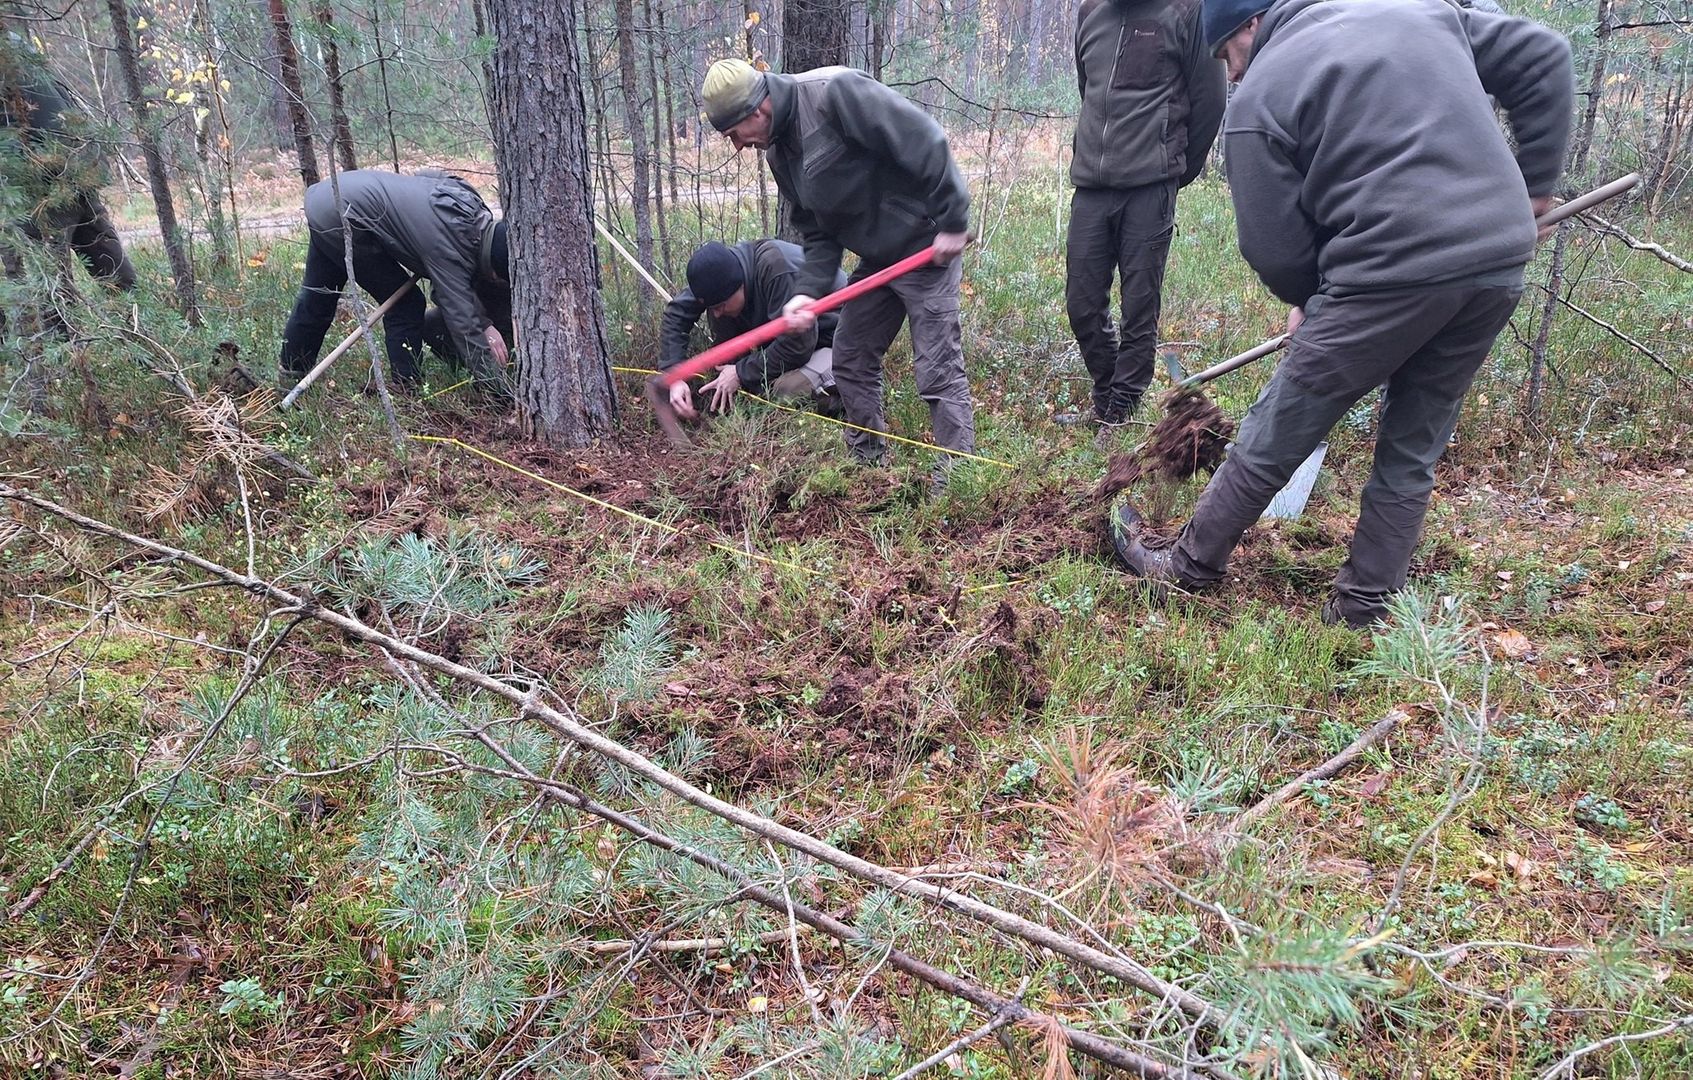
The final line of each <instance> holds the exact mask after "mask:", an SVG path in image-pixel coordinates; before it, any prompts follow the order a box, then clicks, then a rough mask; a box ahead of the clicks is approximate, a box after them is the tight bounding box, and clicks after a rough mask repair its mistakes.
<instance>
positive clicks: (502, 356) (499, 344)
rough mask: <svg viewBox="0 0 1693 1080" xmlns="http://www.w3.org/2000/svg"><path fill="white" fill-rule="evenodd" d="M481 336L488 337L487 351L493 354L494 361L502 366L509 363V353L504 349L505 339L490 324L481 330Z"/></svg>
mask: <svg viewBox="0 0 1693 1080" xmlns="http://www.w3.org/2000/svg"><path fill="white" fill-rule="evenodd" d="M482 336H483V337H485V338H487V339H488V351H489V352H491V353H493V354H494V363H496V364H498V365H500V367H502V368H503V367H505V366H506V365H508V364H510V363H511V354H510V353H508V352H507V351H506V339H505V338H503V337H501V336H500V332H499V331H498V330H497V329H495V328H494V327H493V326H490V327H488V329H487V330H485V331H483V332H482Z"/></svg>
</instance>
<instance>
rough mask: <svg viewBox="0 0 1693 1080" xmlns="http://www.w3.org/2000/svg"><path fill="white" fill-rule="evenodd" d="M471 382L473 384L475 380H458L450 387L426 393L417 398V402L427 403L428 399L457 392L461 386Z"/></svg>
mask: <svg viewBox="0 0 1693 1080" xmlns="http://www.w3.org/2000/svg"><path fill="white" fill-rule="evenodd" d="M472 382H475V380H474V379H460V380H459V381H458V382H456V383H454V384H453V385H451V386H445V387H442V388H441V389H439V390H432V391H430V392H429V393H427V394H425V395H423V396H422V397H420V398H418V400H419V401H428V400H429V399H430V398H438V397H440V396H441V395H442V394H450V393H452V392H453V391H454V390H457V389H458V388H459V387H461V386H469V385H470V384H471V383H472Z"/></svg>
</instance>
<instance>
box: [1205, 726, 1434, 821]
mask: <svg viewBox="0 0 1693 1080" xmlns="http://www.w3.org/2000/svg"><path fill="white" fill-rule="evenodd" d="M1404 719H1405V714H1404V713H1403V712H1401V711H1400V710H1398V709H1394V710H1393V711H1392V712H1390V713H1388V714H1387V715H1386V716H1384V717H1382V718H1381V719H1380V720H1377V721H1376V722H1375V723H1374V724H1373V725H1372V726H1371V727H1370V729H1369V730H1368V731H1366V732H1364V733H1363V734H1362V735H1360V736H1358V737H1357V738H1356V739H1353V740H1352V745H1350V746H1348V747H1347V748H1346V749H1344V750H1342V751H1341V752H1340V753H1338V754H1336V755H1335V756H1334V757H1331V758H1329V759H1328V760H1327V761H1325V762H1323V763H1322V764H1321V765H1318V766H1317V767H1315V768H1313V769H1307V770H1306V771H1304V772H1302V773H1300V774H1299V775H1298V776H1296V777H1294V778H1293V779H1292V780H1289V781H1288V782H1287V783H1285V784H1283V785H1282V786H1281V787H1279V788H1277V789H1276V790H1275V791H1273V792H1271V793H1270V794H1269V795H1266V796H1265V797H1264V798H1262V799H1260V800H1259V801H1258V802H1257V803H1255V804H1254V805H1252V806H1249V807H1247V808H1246V809H1245V810H1244V811H1242V812H1241V813H1239V814H1237V815H1235V817H1234V819H1233V820H1232V821H1230V822H1229V823H1228V825H1226V826H1225V827H1224V829H1223V831H1224V832H1226V833H1236V832H1239V831H1240V830H1241V829H1244V828H1245V827H1246V826H1248V825H1251V824H1252V823H1253V822H1255V821H1257V820H1258V819H1259V818H1262V817H1263V816H1264V815H1265V814H1268V813H1269V812H1270V811H1271V810H1274V809H1275V808H1276V807H1278V806H1280V805H1281V804H1282V803H1284V802H1287V801H1288V800H1289V799H1291V798H1293V797H1294V796H1295V795H1298V794H1299V793H1300V792H1301V791H1304V790H1305V785H1307V784H1311V783H1315V782H1316V781H1318V780H1328V779H1330V778H1332V777H1334V776H1337V775H1339V774H1340V773H1341V771H1343V770H1344V769H1345V768H1346V767H1347V766H1348V765H1351V764H1352V763H1353V762H1354V761H1357V760H1358V759H1359V758H1360V757H1362V756H1363V754H1364V751H1366V750H1368V749H1369V748H1370V747H1372V746H1374V745H1376V744H1377V743H1379V742H1381V741H1382V740H1383V739H1385V738H1387V735H1388V732H1390V731H1392V730H1393V729H1394V728H1396V727H1398V726H1399V723H1400V721H1402V720H1404Z"/></svg>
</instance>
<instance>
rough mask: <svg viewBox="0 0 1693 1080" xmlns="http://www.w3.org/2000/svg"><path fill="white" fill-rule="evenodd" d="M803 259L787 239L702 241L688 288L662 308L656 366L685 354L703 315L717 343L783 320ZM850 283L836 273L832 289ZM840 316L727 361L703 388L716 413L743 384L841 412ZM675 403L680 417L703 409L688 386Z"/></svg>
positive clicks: (674, 392)
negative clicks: (836, 358) (836, 356)
mask: <svg viewBox="0 0 1693 1080" xmlns="http://www.w3.org/2000/svg"><path fill="white" fill-rule="evenodd" d="M804 262H805V252H804V251H803V250H802V249H801V248H800V246H799V245H798V244H790V243H788V242H787V241H785V240H743V241H741V242H740V243H738V244H736V245H734V246H733V247H730V246H729V245H727V244H722V243H719V242H717V241H716V240H713V241H711V242H710V243H707V244H704V245H702V246H701V247H700V249H699V250H698V251H696V252H694V254H693V257H692V258H690V259H689V260H688V287H687V288H685V289H683V290H682V291H681V292H679V293H677V294H676V297H675V299H673V300H671V301H670V303H668V304H666V305H665V307H664V322H663V325H662V327H661V329H660V332H659V361H658V366H659V367H661V368H667V369H668V368H672V367H675V366H676V365H677V364H679V363H681V362H682V361H683V360H685V359H687V357H688V355H689V337H690V335H691V334H692V332H693V329H694V326H695V324H696V323H698V322H699V320H700V316H702V315H704V316H705V317H706V321H707V323H708V324H709V326H710V328H711V340H712V342H713V344H716V343H719V342H723V341H728V340H729V339H730V338H733V337H737V336H739V335H741V334H744V333H746V332H747V331H748V330H752V329H755V328H757V327H759V326H762V325H763V324H765V323H767V322H770V321H771V320H773V319H779V318H781V317H782V307H783V305H784V304H786V303H787V302H788V301H789V300H790V299H792V298H793V295H794V277H795V275H796V274H797V273H798V272H799V269H800V267H801V266H802V265H803V264H804ZM845 284H846V275H845V274H843V273H841V272H840V271H839V270H836V271H835V282H834V288H836V289H839V288H841V287H842V286H844V285H845ZM838 320H839V316H838V315H837V314H836V313H835V312H833V311H831V312H827V313H826V314H824V315H822V316H820V317H819V318H818V319H817V321H816V323H815V325H813V326H812V327H811V328H810V329H807V330H804V331H801V332H799V333H789V334H783V335H782V336H781V337H779V338H777V339H776V340H775V341H773V342H771V343H770V344H769V345H767V346H765V347H764V348H762V349H760V350H758V351H756V352H754V353H752V354H751V355H749V356H745V357H742V358H741V360H740V361H739V362H737V363H733V364H725V365H724V366H723V367H721V368H719V369H718V371H717V377H716V378H714V379H712V380H711V381H710V382H708V383H706V384H705V386H703V387H701V392H702V393H705V394H707V395H709V399H710V404H711V407H712V408H714V409H716V410H717V411H718V412H722V411H724V410H725V409H727V408H728V407H729V402H730V401H731V400H732V399H733V398H734V396H735V391H737V390H741V389H745V390H747V391H748V392H750V393H754V394H763V393H769V394H770V395H771V396H772V397H778V398H788V399H798V400H810V401H814V402H815V403H816V404H817V406H818V408H819V411H822V412H826V413H833V412H835V411H838V405H837V401H838V398H837V396H836V393H835V379H834V372H833V362H832V361H833V348H832V346H833V345H834V339H835V325H836V323H837V321H838ZM670 404H671V406H672V407H673V408H675V410H676V412H677V415H679V416H682V417H686V418H688V419H692V418H693V417H694V416H696V415H697V414H698V413H697V410H696V409H695V408H694V401H693V391H692V390H691V389H690V388H689V386H688V384H687V383H677V384H676V385H675V386H673V387H671V388H670Z"/></svg>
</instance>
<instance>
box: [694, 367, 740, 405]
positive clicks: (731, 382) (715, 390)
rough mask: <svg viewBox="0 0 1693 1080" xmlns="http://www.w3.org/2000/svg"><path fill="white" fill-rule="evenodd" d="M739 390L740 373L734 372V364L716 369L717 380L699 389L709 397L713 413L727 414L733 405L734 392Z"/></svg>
mask: <svg viewBox="0 0 1693 1080" xmlns="http://www.w3.org/2000/svg"><path fill="white" fill-rule="evenodd" d="M740 388H741V373H740V372H738V371H736V370H735V365H734V364H725V365H724V366H723V367H720V368H718V369H717V378H715V379H713V380H711V381H710V382H708V383H706V384H705V385H704V386H702V387H700V390H701V392H702V393H709V394H710V395H711V408H712V410H713V411H715V412H728V411H729V406H730V405H731V404H733V403H734V400H735V391H737V390H739V389H740Z"/></svg>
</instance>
